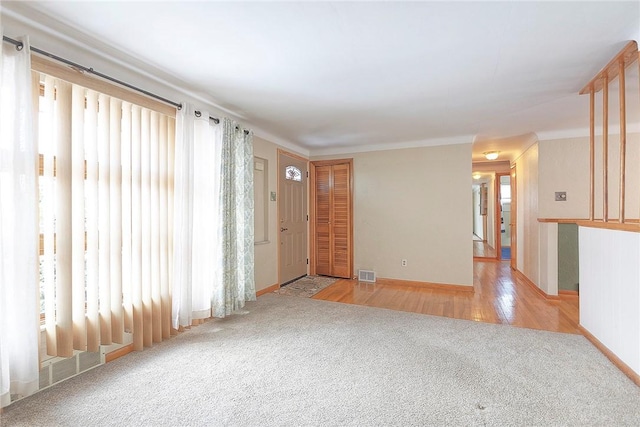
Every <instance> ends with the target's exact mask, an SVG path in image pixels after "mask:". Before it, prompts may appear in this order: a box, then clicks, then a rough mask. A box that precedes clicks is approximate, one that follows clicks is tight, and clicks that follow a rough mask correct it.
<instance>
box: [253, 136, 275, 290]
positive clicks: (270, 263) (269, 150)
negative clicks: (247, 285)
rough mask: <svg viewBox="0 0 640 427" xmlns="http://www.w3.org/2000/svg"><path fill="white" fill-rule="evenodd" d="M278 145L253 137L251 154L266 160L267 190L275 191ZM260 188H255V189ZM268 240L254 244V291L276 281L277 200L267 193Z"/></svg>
mask: <svg viewBox="0 0 640 427" xmlns="http://www.w3.org/2000/svg"><path fill="white" fill-rule="evenodd" d="M277 150H278V146H277V145H276V144H273V143H271V142H269V141H266V140H264V139H261V138H258V137H254V138H253V154H254V156H256V157H261V158H263V159H265V160H266V161H267V175H268V177H267V180H268V189H269V190H268V192H271V191H277V188H278V182H277V164H278V160H277V159H278V157H277ZM260 190H261V189H258V188H256V189H255V191H260ZM266 200H267V202H266V203H268V204H269V207H268V215H269V218H268V227H267V228H268V230H267V235H268V238H269V240H268V241H266V242H261V243H259V244H256V245H255V247H254V248H255V280H256V291H259V290H261V289H264V288H267V287H269V286H271V285H274V284H276V283H278V246H277V244H278V242H277V239H278V229H277V227H278V223H277V218H276V216H277V214H278V210H277V202H272V201H271V200H270V198H269V195H268V194H267V197H266Z"/></svg>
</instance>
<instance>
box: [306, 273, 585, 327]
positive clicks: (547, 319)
mask: <svg viewBox="0 0 640 427" xmlns="http://www.w3.org/2000/svg"><path fill="white" fill-rule="evenodd" d="M473 265H474V269H473V283H474V292H473V293H472V292H461V291H450V290H441V289H432V288H425V287H419V286H411V285H410V282H409V285H408V284H407V282H399V281H398V282H395V281H393V280H382V281H379V282H378V283H364V282H358V281H357V280H347V279H341V280H338V281H337V282H336V283H334V284H333V285H331V286H329V287H328V288H325V289H323V290H322V291H320V292H319V293H317V294H316V295H315V296H313V298H314V299H321V300H326V301H335V302H343V303H348V304H357V305H366V306H370V307H380V308H388V309H392V310H399V311H410V312H414V313H422V314H431V315H435V316H444V317H452V318H455V319H466V320H473V321H476V322H486V323H500V324H505V325H512V326H518V327H523V328H530V329H541V330H545V331H552V332H565V333H571V334H580V332H579V330H578V327H577V325H578V298H577V297H576V296H562V297H560V298H559V299H547V298H545V297H543V296H542V295H540V294H539V293H538V292H536V291H535V290H534V289H532V288H531V286H530V285H528V284H526V283H525V282H523V281H522V280H521V278H520V277H518V275H515V274H513V272H512V270H511V268H510V267H509V263H508V262H495V261H486V262H484V261H474V263H473Z"/></svg>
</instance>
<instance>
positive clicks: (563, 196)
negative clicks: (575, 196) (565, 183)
mask: <svg viewBox="0 0 640 427" xmlns="http://www.w3.org/2000/svg"><path fill="white" fill-rule="evenodd" d="M566 201H567V192H566V191H556V202H566Z"/></svg>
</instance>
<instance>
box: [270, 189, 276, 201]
mask: <svg viewBox="0 0 640 427" xmlns="http://www.w3.org/2000/svg"><path fill="white" fill-rule="evenodd" d="M271 201H272V202H275V201H276V192H275V191H272V192H271Z"/></svg>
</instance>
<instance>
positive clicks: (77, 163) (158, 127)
mask: <svg viewBox="0 0 640 427" xmlns="http://www.w3.org/2000/svg"><path fill="white" fill-rule="evenodd" d="M34 77H35V78H34V79H33V81H34V84H36V85H37V86H38V87H34V90H36V91H38V92H40V93H41V96H40V99H39V138H38V144H39V152H40V159H41V160H40V162H41V165H40V177H39V179H40V212H41V215H40V233H41V239H40V241H41V249H40V253H41V269H40V271H41V285H42V286H41V291H42V296H43V299H44V313H43V315H44V317H45V325H46V339H47V353H48V354H50V355H54V356H63V357H68V356H71V355H72V354H73V350H81V351H93V352H95V351H98V349H99V345H108V344H112V343H122V342H123V336H124V332H130V333H132V335H133V343H134V349H136V350H141V349H142V348H143V347H145V346H151V345H152V343H154V342H160V341H162V340H163V339H166V338H168V337H169V335H170V333H171V283H170V278H171V277H172V276H171V273H172V271H171V269H172V260H173V257H172V253H171V251H172V249H171V248H172V246H173V245H172V242H171V236H172V218H173V212H172V207H173V155H174V138H175V120H174V118H172V117H168V116H166V115H164V114H161V113H158V112H156V111H152V110H150V109H147V108H143V107H140V106H137V105H135V104H131V103H129V102H125V101H121V100H119V99H116V98H112V97H110V96H107V95H105V94H101V93H98V92H96V91H93V90H90V89H86V88H84V87H82V86H79V85H76V84H71V83H68V82H65V81H63V80H60V79H56V78H54V77H51V76H48V75H44V74H38V73H36V74H34ZM41 89H43V90H41ZM38 92H36V93H38Z"/></svg>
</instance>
